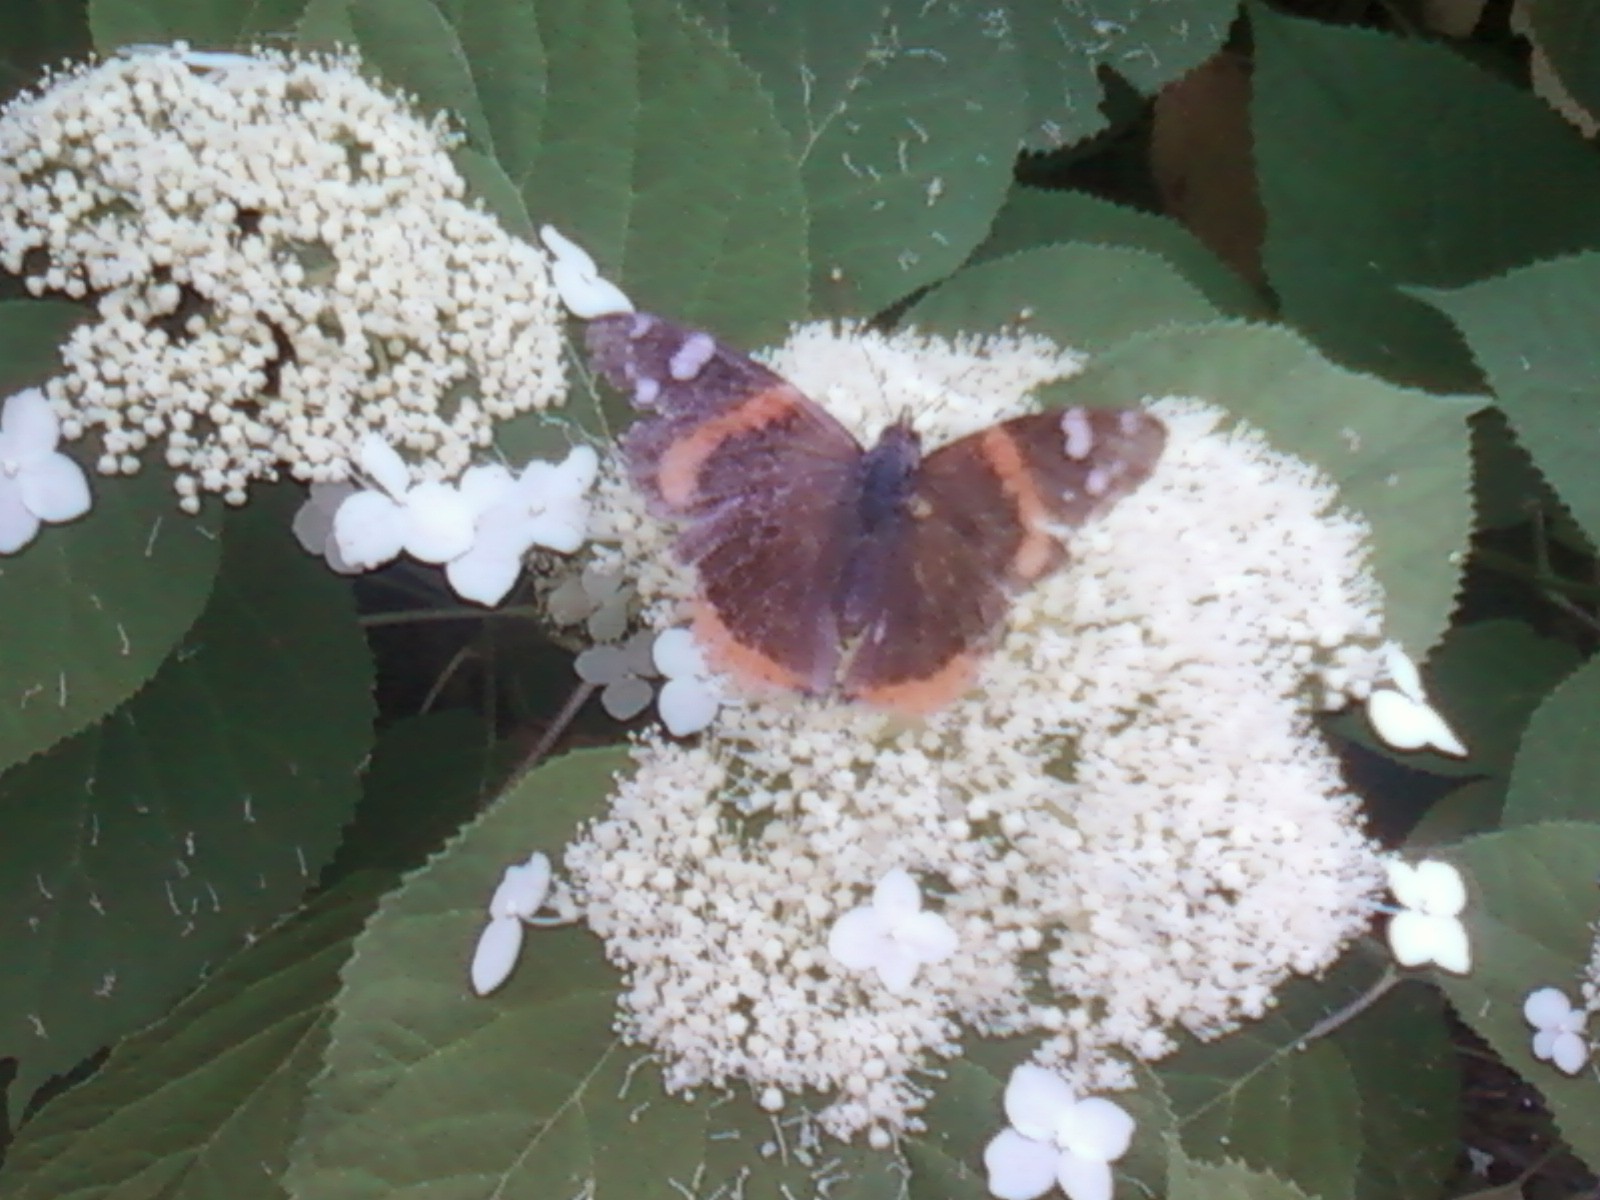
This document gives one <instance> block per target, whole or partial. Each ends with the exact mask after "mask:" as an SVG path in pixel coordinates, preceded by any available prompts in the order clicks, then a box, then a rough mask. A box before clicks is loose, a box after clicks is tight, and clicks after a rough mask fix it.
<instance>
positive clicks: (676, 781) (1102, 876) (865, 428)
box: [564, 323, 1385, 1143]
mask: <svg viewBox="0 0 1600 1200" xmlns="http://www.w3.org/2000/svg"><path fill="white" fill-rule="evenodd" d="M760 357H762V360H763V361H764V362H765V363H766V365H768V366H770V367H771V368H772V369H773V370H774V371H776V372H777V373H779V374H780V375H782V376H784V377H785V378H787V379H789V380H790V381H791V382H792V383H793V384H794V385H795V386H796V387H797V388H799V389H800V390H801V391H802V392H804V393H805V394H806V395H808V396H810V397H812V398H813V399H815V400H816V401H817V402H818V403H819V404H822V405H824V406H826V408H827V409H828V411H829V412H830V413H832V414H833V415H834V416H835V417H837V418H838V419H839V420H840V421H841V422H842V423H844V424H845V426H846V427H847V428H848V429H849V430H850V432H851V433H852V434H853V435H854V436H855V437H856V438H858V439H859V440H860V441H861V442H862V444H864V445H870V444H872V443H873V442H874V441H875V440H876V438H877V436H878V435H879V433H881V431H882V430H883V429H884V428H885V427H887V426H889V425H891V424H893V423H895V422H896V421H897V420H899V419H901V418H903V417H904V415H905V414H906V413H913V414H915V420H916V426H917V430H918V432H919V433H920V434H921V435H922V437H923V438H924V444H925V446H926V448H927V450H928V452H929V453H934V452H936V451H937V449H938V447H939V446H941V445H943V444H945V443H947V442H949V441H951V440H953V439H955V438H959V437H961V436H963V435H966V434H970V433H974V432H976V431H978V430H981V429H984V428H986V427H988V426H990V425H992V424H993V423H994V422H996V421H1002V420H1005V419H1007V418H1009V417H1013V416H1018V415H1021V414H1023V413H1026V412H1029V411H1034V410H1035V409H1036V407H1037V406H1036V402H1035V401H1034V399H1033V393H1034V392H1035V390H1036V389H1038V388H1040V387H1041V386H1042V385H1044V384H1047V383H1050V382H1051V381H1054V380H1059V379H1063V378H1065V377H1067V376H1070V375H1072V374H1073V373H1074V372H1076V371H1077V370H1078V369H1079V364H1080V361H1081V360H1080V358H1079V356H1077V355H1075V354H1073V353H1072V352H1071V351H1068V350H1064V349H1062V348H1061V347H1059V346H1056V345H1054V344H1053V343H1051V342H1049V341H1047V340H1045V339H1043V338H1039V337H1035V336H1031V335H1020V336H1010V335H1008V336H1005V337H998V338H985V339H977V338H974V339H959V340H954V341H950V340H946V339H943V338H938V337H930V336H925V335H922V334H918V333H916V332H914V331H906V332H901V333H894V334H884V333H879V332H875V331H869V330H863V329H858V328H852V327H850V326H843V327H841V326H838V325H833V324H826V323H819V324H814V325H806V326H801V327H799V328H797V329H796V330H795V331H794V332H793V334H792V335H791V337H790V338H789V340H788V341H787V342H785V343H784V345H783V346H782V347H780V348H778V349H777V350H775V351H773V352H771V353H770V354H767V355H763V356H760ZM1127 399H1128V402H1130V403H1133V402H1137V401H1138V400H1139V398H1138V397H1128V398H1127ZM1217 399H1218V402H1219V403H1226V397H1220V396H1219V397H1218V398H1217ZM1152 408H1153V411H1155V412H1156V414H1157V415H1158V416H1160V417H1161V419H1162V420H1163V421H1164V422H1165V423H1166V425H1167V429H1168V443H1167V448H1166V450H1165V451H1164V453H1163V455H1162V459H1161V461H1160V463H1159V464H1158V465H1157V467H1156V470H1155V472H1154V474H1153V475H1152V476H1151V478H1150V479H1149V480H1148V481H1147V482H1146V483H1145V484H1144V485H1143V486H1142V487H1140V488H1139V489H1138V490H1137V491H1136V492H1135V493H1133V494H1132V495H1131V496H1129V497H1127V498H1126V499H1124V500H1122V501H1120V502H1119V503H1118V504H1117V505H1115V506H1114V507H1113V508H1112V509H1111V510H1110V511H1109V512H1107V513H1106V514H1105V515H1104V517H1103V518H1101V519H1099V520H1098V521H1096V522H1093V523H1091V524H1089V525H1086V526H1084V527H1083V528H1082V529H1081V530H1078V531H1075V532H1074V533H1073V535H1072V538H1071V545H1070V554H1069V556H1068V560H1067V564H1066V566H1065V567H1064V568H1063V569H1062V570H1061V571H1059V572H1057V573H1054V574H1052V575H1050V576H1048V577H1046V578H1045V579H1043V580H1041V581H1040V582H1039V583H1038V584H1037V585H1036V586H1034V587H1033V588H1031V589H1029V590H1028V591H1026V592H1024V593H1023V594H1021V595H1020V596H1018V597H1016V598H1015V600H1014V602H1013V605H1012V608H1011V612H1010V615H1009V618H1008V620H1007V623H1006V626H1005V629H1004V630H1003V632H1002V635H1001V636H1000V637H999V638H998V639H997V644H996V645H995V646H994V648H993V653H992V654H991V655H990V656H989V657H988V658H987V659H986V661H985V664H984V667H983V670H982V675H981V678H980V680H979V682H978V684H977V685H976V686H974V687H973V688H972V689H971V690H970V691H969V692H967V693H966V694H964V695H963V696H961V697H960V698H959V699H958V700H956V701H955V702H953V703H952V704H950V705H949V706H948V707H947V708H944V709H941V710H939V711H937V712H935V713H933V714H931V715H930V716H928V717H927V718H926V719H924V720H918V721H914V722H906V721H904V720H899V719H896V718H893V717H891V716H887V715H885V714H883V713H879V712H874V711H872V710H870V709H867V708H864V707H862V706H855V705H850V704H845V703H841V702H839V701H838V700H837V699H836V698H830V697H817V698H808V697H797V696H793V695H775V696H753V695H752V696H748V697H741V698H740V699H741V701H742V702H741V703H738V704H729V705H726V706H724V707H723V708H722V709H721V710H720V711H719V712H718V714H717V717H716V720H715V722H714V723H713V724H712V725H710V726H708V727H707V728H706V729H705V730H704V731H703V733H702V734H701V736H700V737H699V738H697V739H694V740H690V741H682V740H677V739H672V738H670V737H669V736H668V735H667V733H666V731H664V730H663V731H662V732H661V733H659V734H651V733H646V734H644V735H643V737H642V738H641V740H640V743H639V745H638V749H637V751H636V758H637V767H636V770H635V771H634V772H633V773H632V774H631V775H629V776H626V777H624V778H623V779H621V780H620V781H619V783H618V786H617V789H616V791H615V793H614V794H613V796H612V799H611V806H610V810H609V812H608V813H607V814H606V815H605V817H604V818H603V819H601V820H599V821H597V822H595V823H594V825H592V826H591V827H590V828H589V829H588V830H586V831H585V832H584V833H583V834H582V835H581V836H580V837H579V838H578V839H577V840H576V841H575V842H574V843H573V844H572V845H571V846H570V847H569V848H568V851H567V854H566V857H565V860H564V861H565V866H566V869H567V873H568V877H569V879H570V880H571V886H572V888H573V890H574V897H575V900H576V901H577V902H578V903H580V904H581V905H582V906H583V908H584V912H585V919H586V920H587V921H588V923H589V925H590V927H591V928H592V929H593V930H594V931H595V933H596V934H597V935H598V936H600V937H601V938H602V939H603V941H604V942H605V946H606V952H607V954H608V956H609V957H610V958H611V959H612V961H613V962H615V963H616V964H617V965H618V966H619V968H620V969H621V970H622V972H623V973H624V978H625V980H626V983H625V985H624V990H623V994H622V998H621V1002H620V1008H621V1012H620V1019H619V1027H620V1029H621V1030H622V1032H623V1034H624V1036H625V1037H626V1038H627V1039H628V1040H629V1041H631V1042H634V1043H638V1044H641V1045H644V1046H647V1047H649V1049H650V1051H651V1052H652V1053H653V1054H655V1055H657V1056H658V1057H659V1059H660V1060H661V1062H662V1064H663V1070H664V1082H665V1085H666V1087H667V1089H668V1090H669V1091H672V1092H682V1091H686V1090H690V1089H699V1088H701V1087H713V1088H715V1087H722V1086H727V1085H731V1084H734V1083H741V1084H748V1085H749V1086H751V1087H753V1088H755V1089H756V1090H757V1092H758V1094H761V1095H771V1094H772V1089H776V1091H777V1093H779V1094H780V1095H784V1096H796V1097H798V1096H800V1095H803V1094H807V1093H815V1092H821V1093H822V1094H824V1095H825V1096H827V1097H829V1099H828V1102H827V1103H826V1104H825V1106H824V1107H822V1108H821V1110H820V1111H818V1113H817V1123H818V1125H819V1127H820V1128H822V1129H823V1130H825V1131H827V1132H829V1133H832V1134H836V1135H838V1136H841V1137H852V1136H858V1135H865V1136H866V1137H867V1139H868V1140H869V1142H874V1143H876V1142H881V1141H883V1140H884V1139H886V1138H887V1139H888V1140H889V1141H890V1142H891V1143H892V1142H893V1140H894V1138H896V1137H897V1136H899V1135H901V1134H902V1133H906V1132H914V1131H915V1130H917V1129H918V1128H919V1122H920V1117H919V1115H918V1114H919V1112H920V1110H921V1108H922V1106H923V1105H924V1104H925V1103H926V1100H927V1095H928V1091H927V1086H926V1083H925V1080H926V1079H927V1077H928V1072H930V1071H934V1070H936V1069H937V1062H938V1060H940V1059H942V1058H949V1057H953V1056H955V1055H958V1054H959V1053H961V1049H962V1046H963V1044H964V1040H965V1039H966V1038H967V1037H968V1036H1021V1035H1030V1034H1031V1035H1037V1036H1039V1037H1041V1038H1042V1039H1043V1045H1042V1047H1041V1050H1040V1054H1041V1057H1042V1058H1043V1059H1044V1060H1047V1061H1050V1062H1054V1063H1061V1064H1063V1067H1064V1068H1065V1069H1069V1070H1070V1072H1071V1078H1072V1079H1073V1082H1074V1084H1075V1085H1076V1086H1078V1087H1079V1088H1081V1089H1082V1090H1084V1091H1107V1090H1113V1089H1118V1088H1125V1087H1128V1086H1130V1084H1131V1076H1130V1068H1129V1065H1128V1064H1129V1062H1130V1061H1137V1060H1144V1061H1150V1060H1154V1059H1158V1058H1160V1057H1162V1056H1163V1055H1165V1054H1168V1053H1171V1052H1172V1050H1173V1049H1174V1048H1175V1046H1176V1045H1177V1043H1178V1041H1179V1038H1180V1035H1182V1034H1184V1033H1189V1034H1193V1035H1195V1036H1199V1037H1203V1038H1211V1037H1216V1036H1219V1035H1220V1034H1221V1033H1224V1032H1226V1031H1227V1030H1229V1029H1231V1028H1234V1027H1236V1026H1237V1025H1238V1024H1239V1023H1241V1022H1243V1021H1246V1020H1249V1019H1251V1018H1254V1017H1259V1016H1260V1015H1261V1014H1262V1013H1263V1012H1265V1011H1266V1009H1267V1008H1268V1007H1269V1006H1270V1005H1271V1002H1272V997H1273V993H1274V991H1275V989H1276V988H1278V987H1279V986H1280V985H1281V984H1282V983H1283V982H1284V981H1285V980H1286V979H1288V978H1289V977H1290V976H1292V975H1294V974H1296V973H1302V974H1310V973H1315V972H1317V971H1319V970H1322V969H1324V968H1326V967H1327V966H1328V965H1329V964H1330V963H1332V962H1333V961H1334V960H1335V959H1336V958H1337V957H1338V955H1339V954H1340V953H1341V952H1342V951H1343V949H1344V947H1345V946H1346V945H1348V944H1349V942H1350V941H1352V940H1353V939H1355V938H1357V937H1359V936H1361V935H1362V934H1363V933H1364V932H1365V931H1366V930H1367V929H1368V928H1369V926H1370V923H1371V918H1372V912H1373V905H1374V900H1375V898H1376V895H1377V893H1378V892H1379V890H1380V889H1381V885H1382V881H1383V859H1382V857H1381V856H1380V852H1379V849H1378V847H1377V846H1376V845H1374V844H1373V842H1372V841H1371V840H1370V839H1369V838H1368V837H1367V835H1366V834H1365V832H1364V828H1363V823H1362V821H1363V817H1362V807H1361V804H1360V802H1359V800H1358V799H1357V798H1356V797H1355V796H1353V795H1352V794H1351V793H1350V791H1349V790H1348V787H1347V785H1346V784H1345V782H1344V780H1343V778H1342V775H1341V771H1340V766H1339V762H1338V759H1337V757H1336V756H1335V755H1334V754H1333V752H1332V751H1331V749H1330V748H1329V747H1328V745H1327V744H1326V742H1325V740H1324V739H1323V737H1322V736H1321V734H1320V732H1319V730H1318V728H1317V726H1316V724H1315V723H1314V717H1315V714H1316V713H1317V712H1318V711H1319V710H1323V709H1336V708H1341V707H1343V706H1345V705H1346V704H1347V703H1348V702H1349V701H1350V700H1351V699H1356V700H1364V699H1365V697H1366V696H1367V694H1368V693H1369V692H1370V690H1371V689H1372V687H1373V686H1374V685H1375V684H1376V683H1377V682H1378V681H1379V680H1380V679H1381V678H1383V677H1384V667H1383V659H1382V653H1381V647H1382V646H1383V644H1384V641H1385V638H1384V632H1383V622H1382V592H1381V590H1380V589H1379V588H1378V586H1377V583H1376V581H1375V579H1374V577H1373V575H1372V573H1371V570H1370V567H1369V561H1368V560H1369V549H1368V543H1369V538H1370V530H1369V529H1368V527H1367V525H1366V524H1365V522H1363V521H1362V520H1360V519H1359V518H1358V517H1356V516H1354V515H1352V514H1350V513H1349V512H1348V511H1347V510H1345V509H1343V508H1342V507H1341V506H1340V503H1339V494H1338V490H1337V488H1336V487H1335V485H1334V484H1333V483H1332V482H1331V481H1330V480H1329V479H1328V478H1327V476H1326V475H1324V474H1323V473H1322V472H1321V471H1319V470H1318V469H1316V468H1315V467H1313V466H1311V465H1310V464H1308V463H1306V462H1304V461H1301V460H1299V459H1297V458H1294V457H1292V456H1290V455H1286V454H1283V453H1282V452H1279V451H1276V450H1275V449H1273V448H1272V447H1271V446H1270V445H1269V444H1268V443H1267V440H1266V438H1265V436H1264V435H1262V434H1260V433H1259V432H1257V431H1255V430H1253V429H1251V428H1250V427H1248V426H1246V425H1243V424H1235V423H1232V422H1230V421H1229V419H1228V418H1227V417H1226V416H1225V414H1223V413H1222V411H1221V410H1220V409H1218V408H1216V407H1213V406H1211V405H1208V404H1204V403H1201V402H1200V401H1197V400H1185V399H1180V398H1168V399H1163V400H1160V401H1157V402H1155V403H1153V404H1152ZM1267 531H1270V535H1269V536H1267V535H1265V534H1266V533H1267ZM677 536H678V530H677V529H675V528H674V527H673V526H672V525H671V524H669V523H665V522H662V521H660V520H659V519H657V518H656V517H655V516H653V515H652V513H651V511H650V508H649V506H648V504H647V503H646V501H645V499H644V498H643V497H641V496H640V495H639V494H638V492H637V491H636V490H635V489H634V488H633V487H632V486H631V484H630V482H629V480H628V479H627V477H626V475H625V474H623V473H622V472H621V471H620V470H617V471H611V472H607V473H606V474H604V475H603V476H602V478H601V480H600V481H599V483H598V484H597V487H596V501H595V511H594V522H593V540H592V542H591V546H592V547H593V549H592V551H591V553H592V556H593V558H592V561H593V563H594V565H595V567H596V568H597V569H598V570H608V571H619V572H627V577H628V579H629V580H630V581H631V583H632V584H633V586H634V588H635V589H636V593H637V598H636V601H635V603H634V605H633V611H635V612H636V613H637V614H638V618H639V620H641V621H642V622H643V624H644V625H645V626H647V627H648V628H650V629H654V630H671V629H674V628H677V627H679V626H681V625H682V624H683V623H684V619H685V616H686V615H688V614H690V613H692V612H693V611H694V601H695V597H696V580H695V576H694V571H693V569H692V568H690V567H688V566H685V565H684V564H683V563H682V562H681V561H680V560H679V559H676V558H675V557H674V554H673V549H672V547H673V542H674V539H675V538H676V537H677ZM574 608H576V606H574ZM892 864H907V865H909V864H914V865H915V867H916V869H917V871H918V872H919V873H925V875H923V877H924V878H937V879H939V880H940V881H941V882H942V885H943V886H942V887H941V891H942V893H943V895H942V903H941V905H940V907H939V910H938V911H939V916H941V917H942V918H943V919H944V920H945V921H946V922H948V924H949V926H950V927H951V928H952V929H954V930H956V931H958V932H959V934H960V940H959V942H958V944H957V945H956V946H955V947H954V949H953V950H952V951H951V953H950V955H949V957H948V958H946V959H944V960H943V961H942V962H940V963H939V965H938V967H937V969H926V968H925V969H923V970H921V971H920V972H918V973H917V974H916V975H915V977H914V982H913V984H912V985H911V986H909V987H908V988H907V989H906V990H905V991H904V992H903V993H895V992H891V991H890V990H889V989H888V988H887V987H884V986H882V985H881V984H880V983H879V981H878V980H877V978H876V977H875V976H870V975H869V976H868V977H867V978H866V979H863V978H862V976H860V975H859V974H857V973H856V972H854V971H851V970H848V969H845V968H844V967H843V966H842V965H841V964H839V963H837V962H836V961H834V960H832V959H831V958H830V957H829V956H828V942H829V935H830V933H831V932H832V930H833V928H834V926H835V924H836V923H837V922H838V920H839V917H840V914H841V913H842V912H844V911H845V910H846V909H847V908H849V907H850V905H852V904H857V903H859V901H858V900H845V899H843V898H844V897H850V896H856V895H859V892H858V891H857V889H860V888H861V887H862V885H863V883H864V882H867V881H875V880H878V879H880V878H881V877H882V876H883V874H884V871H885V868H886V866H888V865H892ZM864 907H865V908H867V910H868V911H869V912H870V911H871V909H872V907H873V906H871V905H866V906H864ZM879 923H880V922H878V921H876V920H875V921H874V922H873V924H879ZM880 932H881V930H880ZM846 953H847V954H848V953H849V952H848V951H847V952H846ZM857 961H859V960H857ZM864 983H865V984H868V985H869V986H863V984H864Z"/></svg>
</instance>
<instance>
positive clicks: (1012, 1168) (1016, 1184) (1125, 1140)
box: [983, 1064, 1134, 1200]
mask: <svg viewBox="0 0 1600 1200" xmlns="http://www.w3.org/2000/svg"><path fill="white" fill-rule="evenodd" d="M1005 1108H1006V1119H1007V1120H1008V1121H1009V1122H1010V1123H1011V1125H1010V1128H1008V1129H1005V1130H1003V1131H1002V1132H1001V1133H1000V1134H999V1135H998V1136H997V1137H995V1138H994V1140H993V1141H991V1142H990V1143H989V1145H988V1146H987V1147H986V1148H985V1149H984V1152H983V1165H984V1166H985V1167H986V1168H988V1172H989V1194H990V1195H992V1196H996V1197H999V1200H1035V1198H1036V1197H1038V1196H1042V1195H1044V1194H1045V1193H1046V1192H1048V1191H1049V1190H1050V1189H1051V1188H1053V1187H1059V1188H1060V1189H1061V1190H1062V1191H1063V1192H1065V1193H1066V1194H1067V1196H1068V1197H1069V1198H1070V1200H1111V1164H1112V1163H1114V1162H1116V1161H1117V1159H1119V1158H1121V1157H1122V1156H1123V1155H1124V1154H1126V1153H1127V1151H1128V1144H1129V1143H1130V1142H1131V1141H1132V1140H1133V1131H1134V1121H1133V1118H1132V1117H1130V1116H1129V1115H1128V1113H1127V1112H1126V1110H1124V1109H1123V1108H1122V1107H1121V1106H1120V1105H1118V1104H1114V1103H1113V1102H1112V1101H1110V1100H1106V1099H1103V1098H1101V1097H1098V1096H1091V1097H1088V1098H1086V1099H1079V1098H1078V1097H1077V1096H1076V1095H1074V1093H1073V1091H1072V1088H1071V1086H1070V1085H1069V1084H1068V1083H1067V1081H1066V1080H1065V1079H1063V1078H1061V1076H1059V1075H1057V1074H1056V1073H1055V1072H1053V1071H1047V1070H1045V1069H1044V1068H1043V1067H1036V1066H1033V1065H1031V1064H1023V1065H1022V1066H1019V1067H1017V1068H1016V1069H1015V1070H1014V1071H1012V1072H1011V1080H1010V1082H1009V1083H1007V1084H1006V1096H1005Z"/></svg>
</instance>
